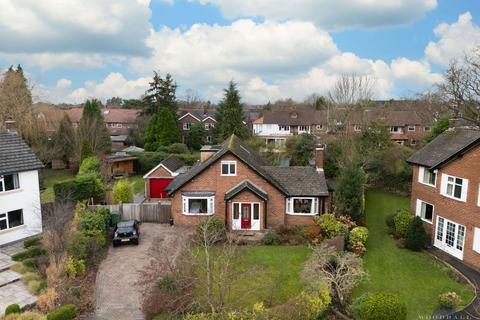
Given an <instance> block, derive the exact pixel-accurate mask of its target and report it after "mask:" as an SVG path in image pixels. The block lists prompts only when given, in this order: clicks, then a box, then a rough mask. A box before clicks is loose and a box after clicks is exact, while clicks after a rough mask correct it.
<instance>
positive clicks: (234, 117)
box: [215, 81, 249, 142]
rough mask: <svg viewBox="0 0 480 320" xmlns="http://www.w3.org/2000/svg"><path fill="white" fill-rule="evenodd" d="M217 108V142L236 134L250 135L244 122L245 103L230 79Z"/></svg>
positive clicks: (243, 136) (241, 136) (240, 135)
mask: <svg viewBox="0 0 480 320" xmlns="http://www.w3.org/2000/svg"><path fill="white" fill-rule="evenodd" d="M224 92H225V95H224V97H223V100H222V101H221V102H220V104H219V107H218V109H217V114H216V119H217V123H218V126H217V127H216V128H215V129H216V130H215V131H216V132H215V138H216V140H217V142H219V141H223V140H225V139H227V138H228V137H229V136H230V135H232V134H235V135H236V136H238V137H239V138H241V139H245V138H247V137H248V135H249V132H248V128H247V127H246V126H245V125H244V124H243V116H244V115H243V105H242V103H241V97H240V93H239V91H238V89H237V85H236V84H235V83H234V82H233V81H230V83H229V86H228V89H224Z"/></svg>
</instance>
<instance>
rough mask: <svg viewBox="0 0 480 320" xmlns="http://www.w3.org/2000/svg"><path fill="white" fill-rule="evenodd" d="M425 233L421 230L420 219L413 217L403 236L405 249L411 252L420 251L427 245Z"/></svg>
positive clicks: (421, 223)
mask: <svg viewBox="0 0 480 320" xmlns="http://www.w3.org/2000/svg"><path fill="white" fill-rule="evenodd" d="M427 239H428V236H427V233H426V232H425V229H424V228H423V222H422V219H421V218H420V217H415V218H414V219H413V220H412V221H411V222H410V225H409V226H408V229H407V232H406V234H405V247H406V248H407V249H410V250H412V251H420V250H422V249H423V248H425V245H426V244H427Z"/></svg>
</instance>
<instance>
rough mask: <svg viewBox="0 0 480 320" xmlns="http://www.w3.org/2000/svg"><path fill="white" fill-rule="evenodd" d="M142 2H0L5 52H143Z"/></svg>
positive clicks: (145, 13) (145, 15) (145, 11)
mask: <svg viewBox="0 0 480 320" xmlns="http://www.w3.org/2000/svg"><path fill="white" fill-rule="evenodd" d="M150 16H151V11H150V9H149V8H148V1H145V0H138V1H137V0H102V1H96V0H69V1H58V0H42V1H37V0H22V1H17V0H0V43H2V44H8V45H2V46H1V47H0V52H3V53H23V54H26V53H36V54H45V53H50V54H51V53H56V54H59V53H62V54H72V55H73V54H85V53H95V54H98V53H102V54H113V55H146V54H148V48H147V46H146V45H145V39H146V37H147V36H148V34H149V30H150V22H149V19H150Z"/></svg>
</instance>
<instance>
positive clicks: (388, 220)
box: [385, 212, 397, 232]
mask: <svg viewBox="0 0 480 320" xmlns="http://www.w3.org/2000/svg"><path fill="white" fill-rule="evenodd" d="M396 215H397V213H395V212H394V213H389V214H388V215H387V216H386V217H385V224H386V225H387V227H388V229H390V231H391V232H393V231H395V216H396Z"/></svg>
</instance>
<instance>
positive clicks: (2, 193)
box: [0, 189, 23, 196]
mask: <svg viewBox="0 0 480 320" xmlns="http://www.w3.org/2000/svg"><path fill="white" fill-rule="evenodd" d="M22 191H23V189H13V190H8V191H2V192H0V196H3V195H7V194H12V193H17V192H22Z"/></svg>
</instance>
